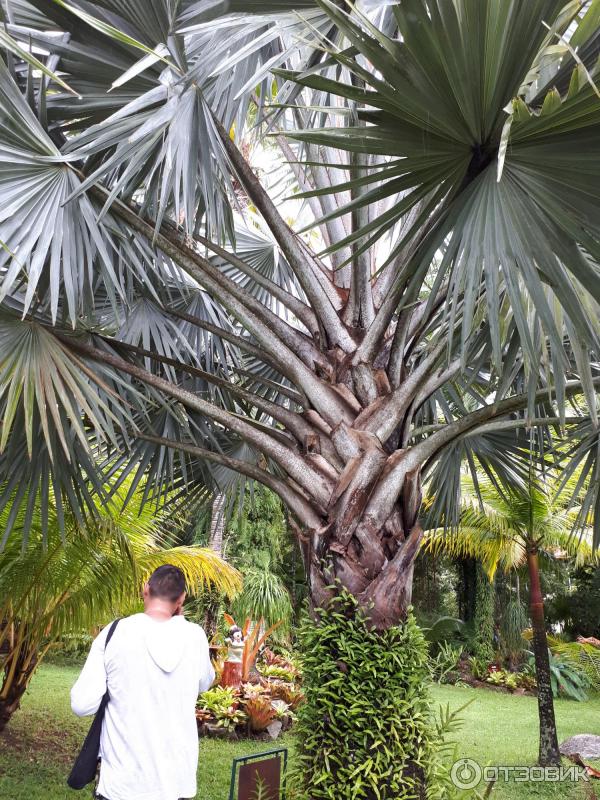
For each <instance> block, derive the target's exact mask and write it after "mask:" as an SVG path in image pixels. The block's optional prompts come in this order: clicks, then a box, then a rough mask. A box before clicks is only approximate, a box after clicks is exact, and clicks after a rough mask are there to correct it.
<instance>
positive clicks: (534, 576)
mask: <svg viewBox="0 0 600 800" xmlns="http://www.w3.org/2000/svg"><path fill="white" fill-rule="evenodd" d="M527 567H528V569H529V592H530V596H529V608H530V613H531V626H532V629H533V654H534V657H535V674H536V680H537V692H538V714H539V719H540V751H539V763H540V765H541V766H543V767H547V766H556V765H559V764H560V752H559V749H558V736H557V733H556V720H555V718H554V700H553V697H552V684H551V681H550V659H549V657H548V640H547V638H546V622H545V619H544V599H543V597H542V588H541V584H540V570H539V562H538V550H537V546H536V545H535V544H534V543H532V542H529V543H528V544H527Z"/></svg>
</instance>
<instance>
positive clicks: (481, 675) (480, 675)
mask: <svg viewBox="0 0 600 800" xmlns="http://www.w3.org/2000/svg"><path fill="white" fill-rule="evenodd" d="M488 667H489V662H488V661H486V660H485V659H483V658H478V657H477V656H470V658H469V669H470V670H471V675H472V676H473V677H474V678H476V679H477V680H478V681H484V680H486V678H487V677H488V675H489V669H488Z"/></svg>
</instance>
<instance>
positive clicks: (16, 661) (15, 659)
mask: <svg viewBox="0 0 600 800" xmlns="http://www.w3.org/2000/svg"><path fill="white" fill-rule="evenodd" d="M37 663H38V658H37V653H32V652H30V650H29V649H28V648H27V647H23V646H21V647H18V648H17V649H15V650H12V651H11V652H9V653H8V656H7V658H6V660H5V661H4V678H3V681H2V685H1V686H0V734H1V733H2V732H3V730H4V729H5V728H6V726H7V725H8V723H9V722H10V720H11V718H12V715H13V714H14V713H15V711H17V710H18V708H19V706H20V704H21V700H22V699H23V695H24V694H25V691H26V689H27V687H28V686H29V681H30V680H31V677H32V675H33V673H34V671H35V668H36V666H37Z"/></svg>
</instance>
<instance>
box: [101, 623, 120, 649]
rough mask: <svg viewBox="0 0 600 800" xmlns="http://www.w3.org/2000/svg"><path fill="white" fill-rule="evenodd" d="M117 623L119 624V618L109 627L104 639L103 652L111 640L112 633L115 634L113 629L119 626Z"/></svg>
mask: <svg viewBox="0 0 600 800" xmlns="http://www.w3.org/2000/svg"><path fill="white" fill-rule="evenodd" d="M119 622H121V618H119V619H116V620H115V621H114V622H113V624H112V625H111V626H110V630H109V632H108V635H107V637H106V641H105V642H104V649H105V650H106V647H107V645H108V643H109V642H110V640H111V639H112V635H113V633H114V632H115V628H116V627H117V625H118V624H119Z"/></svg>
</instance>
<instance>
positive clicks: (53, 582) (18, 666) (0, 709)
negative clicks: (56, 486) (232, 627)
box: [0, 493, 240, 731]
mask: <svg viewBox="0 0 600 800" xmlns="http://www.w3.org/2000/svg"><path fill="white" fill-rule="evenodd" d="M123 500H124V494H123V495H119V494H117V496H116V497H115V498H114V502H113V503H110V504H108V505H104V506H102V507H101V508H99V509H98V517H97V518H95V519H97V522H96V523H92V524H91V525H88V526H85V527H84V526H82V524H81V523H80V522H79V521H78V520H77V518H76V517H75V516H74V515H73V514H72V513H70V512H69V511H67V512H62V513H65V516H64V519H63V533H62V535H61V531H60V526H59V521H58V514H59V509H58V508H57V505H56V504H55V503H54V502H52V500H51V499H50V500H49V504H48V506H47V507H46V508H45V516H44V514H43V513H42V512H41V511H40V510H39V509H34V512H33V517H32V519H31V520H30V522H29V536H28V539H27V542H26V544H25V546H22V543H21V542H20V541H19V540H18V539H16V538H12V539H9V541H8V544H7V546H6V547H5V549H4V552H3V553H2V556H1V558H0V671H1V673H0V674H1V676H2V680H1V682H0V731H2V730H3V728H4V727H5V726H6V724H7V723H8V722H9V720H10V718H11V716H12V714H13V713H14V712H15V711H16V710H17V708H18V707H19V703H20V701H21V698H22V696H23V694H24V692H25V690H26V689H27V686H28V685H29V682H30V680H31V678H32V676H33V674H34V671H35V669H36V668H37V667H38V666H39V664H40V662H41V661H42V659H43V658H44V657H45V655H46V654H47V653H48V651H49V650H50V649H51V648H52V646H53V645H54V644H55V643H56V641H57V640H58V639H59V638H60V637H61V636H63V635H64V634H69V633H73V632H78V633H81V632H85V631H86V630H90V629H93V628H94V627H96V626H99V625H103V624H105V623H107V622H109V621H110V620H111V619H114V618H115V617H117V616H123V615H125V614H128V613H132V612H133V611H136V610H139V609H140V608H141V604H140V589H141V585H142V582H143V581H144V579H145V578H146V577H147V576H148V575H149V574H150V572H152V570H154V569H155V568H156V567H158V566H160V565H161V564H167V563H169V564H175V565H176V566H178V567H179V568H180V569H182V570H183V571H184V573H185V576H186V581H187V585H188V590H189V591H190V592H192V593H194V592H197V591H201V590H202V589H204V588H206V587H209V586H216V587H218V588H219V590H221V591H223V592H226V593H228V594H229V595H230V596H231V595H233V594H235V592H236V591H238V590H239V586H240V580H239V575H238V573H237V572H236V571H235V570H234V569H233V568H232V567H230V566H228V565H227V564H226V563H225V562H224V561H222V560H221V559H220V558H218V557H217V556H216V555H215V554H214V553H212V552H211V551H209V550H205V549H203V548H198V547H168V546H166V544H165V533H164V528H165V527H166V525H167V518H166V517H165V516H162V515H158V516H157V515H156V514H155V513H154V511H153V509H152V508H151V507H150V506H148V505H146V506H143V505H142V496H141V493H138V494H136V495H134V496H133V497H132V498H131V500H130V502H129V503H127V504H126V505H123ZM9 513H10V512H9V509H8V508H5V509H4V511H3V512H2V514H0V528H2V527H3V526H4V525H6V524H7V520H8V516H9ZM44 519H45V524H44ZM24 522H25V521H24V520H23V518H22V517H21V516H20V515H19V517H18V518H17V520H16V522H15V524H16V525H17V526H19V527H20V526H22V525H23V524H24Z"/></svg>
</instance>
